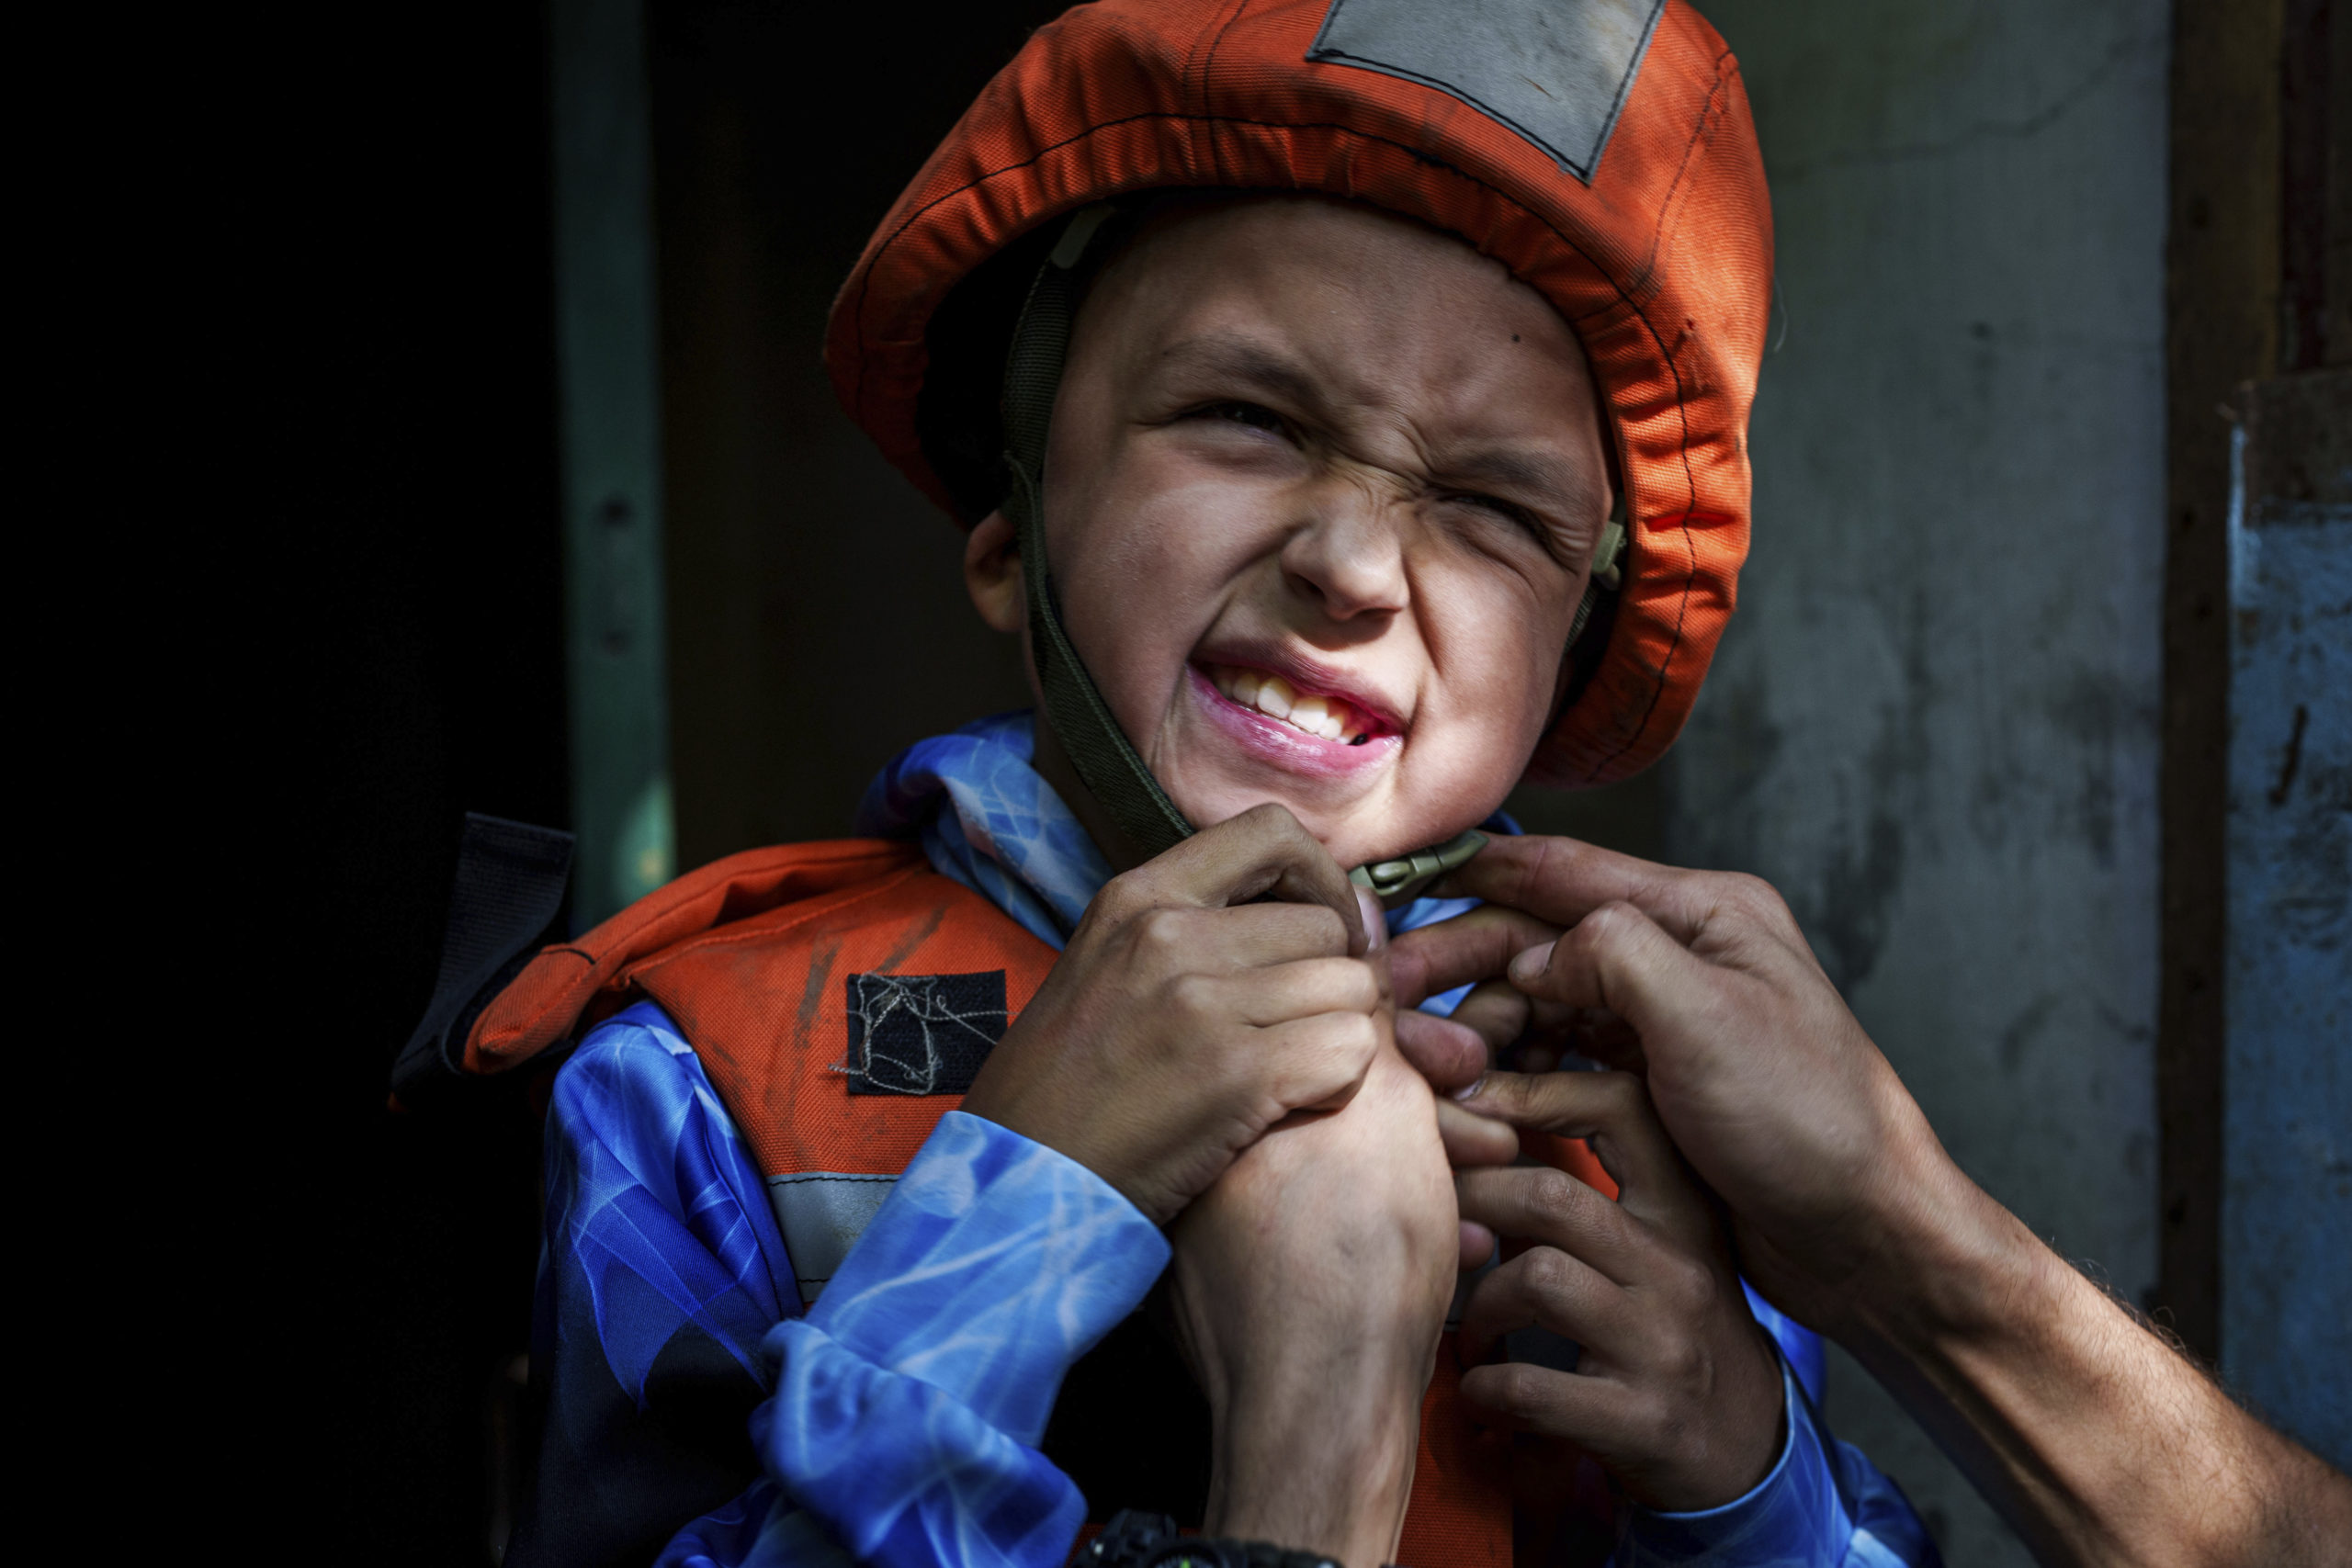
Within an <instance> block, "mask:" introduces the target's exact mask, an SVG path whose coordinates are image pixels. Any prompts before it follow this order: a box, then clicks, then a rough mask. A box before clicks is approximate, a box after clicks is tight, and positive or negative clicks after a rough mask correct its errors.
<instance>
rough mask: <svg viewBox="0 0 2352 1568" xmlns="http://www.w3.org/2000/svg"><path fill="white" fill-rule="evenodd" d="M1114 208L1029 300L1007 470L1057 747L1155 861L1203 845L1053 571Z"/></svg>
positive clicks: (1454, 861) (1612, 567)
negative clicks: (1070, 615)
mask: <svg viewBox="0 0 2352 1568" xmlns="http://www.w3.org/2000/svg"><path fill="white" fill-rule="evenodd" d="M1115 211H1116V209H1114V208H1113V207H1111V206H1110V205H1109V204H1107V203H1105V204H1102V205H1099V206H1094V207H1090V208H1087V209H1085V210H1083V211H1081V212H1080V213H1079V214H1077V215H1076V216H1075V217H1073V218H1072V219H1071V220H1069V226H1068V227H1067V228H1065V229H1064V230H1063V231H1062V236H1061V240H1060V242H1059V243H1057V244H1056V245H1055V246H1054V250H1053V254H1051V255H1049V256H1048V257H1046V265H1044V266H1042V267H1040V268H1038V269H1037V278H1036V281H1035V283H1033V284H1032V285H1030V288H1029V298H1028V299H1027V301H1026V302H1025V303H1024V304H1023V306H1022V309H1021V318H1020V320H1019V321H1018V322H1017V323H1015V325H1014V327H1013V329H1012V349H1011V351H1010V352H1009V353H1008V354H1007V355H1006V356H1005V365H1004V403H1003V420H1004V441H1005V455H1004V463H1005V468H1007V469H1008V470H1009V478H1010V481H1011V482H1010V484H1009V486H1008V488H1007V490H1006V492H1005V497H1004V513H1005V517H1006V519H1007V520H1008V521H1009V522H1011V523H1012V526H1013V529H1014V531H1015V533H1016V535H1017V536H1018V537H1019V539H1020V542H1021V565H1022V581H1023V585H1024V588H1025V591H1026V595H1027V599H1028V604H1029V643H1030V657H1031V658H1032V659H1033V660H1035V663H1036V667H1037V684H1038V686H1039V688H1040V689H1041V691H1042V693H1043V695H1044V698H1045V709H1046V722H1047V723H1048V724H1051V725H1052V726H1053V728H1054V735H1055V738H1056V739H1058V740H1059V741H1060V742H1061V746H1062V750H1064V751H1065V752H1066V753H1068V754H1069V760H1070V765H1071V766H1072V767H1074V768H1076V769H1077V770H1078V776H1079V781H1080V783H1082V784H1085V785H1086V788H1087V791H1088V793H1090V794H1091V795H1093V796H1094V798H1095V800H1096V802H1097V803H1098V804H1100V805H1101V806H1102V807H1103V810H1104V811H1105V812H1107V813H1108V814H1109V815H1110V818H1111V820H1112V821H1113V822H1114V823H1116V824H1117V825H1118V828H1119V830H1120V831H1121V832H1123V833H1125V835H1126V836H1127V838H1128V840H1129V841H1130V842H1131V843H1132V844H1133V846H1134V847H1135V848H1136V850H1137V851H1138V852H1141V853H1142V855H1143V856H1144V858H1146V859H1147V860H1148V859H1150V858H1152V857H1154V856H1156V855H1159V853H1161V852H1163V851H1166V850H1169V849H1172V848H1173V847H1175V846H1176V845H1177V844H1180V843H1182V841H1183V840H1186V839H1188V838H1190V837H1192V835H1193V825H1192V823H1190V822H1188V821H1186V820H1185V818H1184V814H1183V813H1182V811H1179V810H1178V809H1177V808H1176V803H1175V802H1174V801H1172V800H1170V799H1169V798H1168V792H1167V791H1166V790H1163V789H1161V788H1160V787H1159V780H1158V779H1156V778H1154V777H1152V774H1151V770H1150V769H1149V768H1148V767H1147V766H1145V765H1144V761H1143V759H1142V758H1141V757H1140V756H1138V755H1137V754H1136V749H1135V746H1134V745H1133V743H1132V742H1130V741H1129V740H1128V739H1127V735H1126V731H1125V730H1124V729H1122V728H1119V721H1118V719H1117V718H1115V717H1114V716H1113V715H1112V713H1111V708H1110V705H1109V704H1107V703H1105V702H1104V701H1103V694H1102V692H1101V690H1100V689H1098V688H1097V687H1096V686H1095V684H1094V677H1093V676H1091V675H1090V674H1088V673H1087V670H1086V666H1085V664H1084V663H1083V662H1081V661H1080V659H1079V657H1078V650H1077V649H1074V648H1072V647H1071V646H1070V640H1069V631H1068V630H1066V629H1065V628H1064V627H1063V626H1062V617H1061V610H1060V607H1059V605H1058V604H1056V602H1055V596H1054V583H1053V576H1052V573H1051V572H1050V571H1048V570H1046V506H1045V477H1046V433H1047V432H1048V430H1049V429H1050V428H1051V427H1052V424H1053V417H1054V396H1055V394H1056V393H1057V391H1058V390H1059V389H1060V388H1061V379H1062V367H1063V364H1064V362H1065V361H1066V360H1067V359H1068V357H1069V335H1070V327H1071V323H1072V321H1073V319H1074V317H1075V316H1076V314H1077V307H1078V294H1079V287H1078V285H1079V276H1078V265H1079V262H1080V260H1081V259H1082V258H1083V257H1084V256H1085V254H1086V249H1087V246H1088V245H1089V244H1090V243H1092V242H1093V240H1094V237H1095V235H1096V234H1097V233H1098V232H1099V231H1101V230H1102V228H1103V223H1104V221H1105V220H1108V219H1110V218H1111V217H1112V216H1113V215H1114V212H1115ZM1624 535H1625V531H1624V528H1623V524H1622V522H1621V521H1620V520H1619V519H1617V518H1611V521H1610V524H1609V527H1608V528H1607V529H1605V530H1603V532H1602V536H1601V547H1600V555H1599V556H1598V558H1596V563H1595V570H1594V572H1593V582H1592V585H1591V586H1590V587H1589V588H1588V589H1587V590H1586V591H1585V597H1584V601H1583V603H1582V604H1578V605H1577V617H1576V623H1575V630H1574V631H1573V632H1571V633H1570V635H1569V638H1568V640H1569V642H1570V643H1571V644H1573V643H1574V642H1575V641H1576V637H1577V634H1578V633H1581V632H1582V631H1583V630H1584V626H1585V622H1586V621H1587V620H1588V619H1589V617H1590V615H1591V614H1592V607H1593V604H1594V602H1595V599H1596V596H1597V595H1598V593H1599V592H1600V588H1601V587H1602V586H1603V578H1604V576H1605V577H1606V578H1607V580H1608V581H1607V584H1606V585H1607V586H1610V587H1614V586H1615V579H1616V558H1617V551H1618V549H1619V548H1620V547H1622V545H1623V540H1624ZM1486 843H1487V836H1486V835H1485V834H1484V833H1481V832H1479V831H1478V830H1477V829H1470V830H1469V831H1467V832H1464V833H1461V834H1457V835H1456V836H1455V837H1454V838H1453V839H1451V840H1447V841H1446V842H1445V843H1442V844H1436V845H1432V846H1430V848H1428V849H1422V850H1416V851H1414V852H1412V853H1411V854H1409V855H1407V856H1405V857H1403V858H1402V859H1398V860H1385V861H1377V862H1374V863H1372V864H1370V865H1360V866H1358V867H1356V868H1355V870H1353V871H1351V872H1350V873H1349V874H1348V880H1349V881H1351V882H1352V883H1354V884H1355V885H1356V886H1359V887H1363V888H1368V889H1370V890H1371V892H1372V893H1373V894H1374V896H1375V897H1378V898H1379V899H1380V900H1381V902H1382V903H1383V904H1384V905H1386V906H1389V907H1391V908H1393V907H1395V906H1396V905H1398V904H1401V903H1405V902H1407V901H1408V900H1409V899H1412V898H1415V897H1419V895H1420V893H1421V890H1422V889H1424V888H1426V887H1427V886H1430V884H1431V883H1433V882H1435V881H1436V880H1437V879H1438V878H1439V877H1441V876H1443V875H1444V874H1446V873H1448V872H1451V871H1453V870H1455V869H1457V868H1459V867H1460V866H1463V865H1464V864H1466V863H1468V862H1469V860H1470V858H1471V857H1472V856H1473V855H1475V854H1476V853H1477V852H1479V851H1480V850H1481V849H1483V848H1485V847H1486Z"/></svg>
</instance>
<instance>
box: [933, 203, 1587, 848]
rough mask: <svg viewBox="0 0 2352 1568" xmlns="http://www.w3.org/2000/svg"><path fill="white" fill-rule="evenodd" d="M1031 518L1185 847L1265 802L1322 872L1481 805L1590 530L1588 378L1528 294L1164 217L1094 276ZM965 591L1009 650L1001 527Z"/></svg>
mask: <svg viewBox="0 0 2352 1568" xmlns="http://www.w3.org/2000/svg"><path fill="white" fill-rule="evenodd" d="M1045 492H1046V551H1047V554H1048V556H1049V558H1050V560H1051V564H1052V569H1053V572H1054V576H1055V579H1056V581H1057V584H1058V587H1059V596H1060V601H1061V607H1062V613H1063V616H1064V619H1065V621H1066V622H1067V624H1068V626H1069V635H1070V638H1071V641H1072V642H1073V644H1074V645H1075V646H1076V648H1077V649H1078V652H1079V655H1080V658H1082V659H1083V660H1085V662H1086V666H1087V668H1088V669H1089V670H1090V671H1092V673H1093V676H1094V679H1095V682H1096V683H1097V684H1098V685H1099V686H1100V687H1101V689H1102V692H1103V698H1104V700H1105V701H1106V702H1108V703H1109V704H1110V706H1111V710H1112V712H1113V713H1114V714H1115V715H1116V716H1118V719H1119V722H1120V724H1121V726H1122V727H1123V728H1125V730H1126V732H1127V735H1128V738H1129V739H1132V740H1133V741H1134V742H1135V745H1136V750H1137V751H1138V752H1139V753H1140V754H1141V755H1142V757H1143V759H1144V761H1146V762H1147V763H1148V764H1149V766H1150V768H1151V771H1152V773H1154V774H1155V775H1156V776H1157V777H1158V778H1159V782H1160V784H1161V785H1162V786H1163V787H1164V788H1166V790H1167V791H1168V794H1169V795H1170V798H1171V799H1172V800H1174V801H1175V803H1176V805H1177V806H1178V807H1180V808H1181V809H1182V811H1183V812H1184V814H1185V815H1186V816H1187V817H1188V818H1191V819H1192V820H1193V822H1195V823H1197V824H1200V825H1203V826H1206V825H1208V824H1211V823H1215V822H1220V821H1223V820H1225V819H1226V818H1229V817H1232V816H1235V815H1238V813H1240V812H1242V811H1245V810H1247V809H1249V808H1250V807H1253V806H1256V805H1259V804H1261V803H1262V802H1265V801H1269V800H1272V801H1279V802H1281V803H1282V804H1283V805H1284V806H1287V807H1290V809H1291V811H1292V812H1293V813H1294V814H1295V815H1296V816H1297V818H1298V819H1299V820H1300V821H1301V822H1302V823H1304V824H1305V825H1306V828H1307V829H1308V830H1309V831H1310V832H1312V833H1314V834H1315V836H1316V837H1317V839H1319V840H1321V841H1322V842H1323V844H1324V846H1325V847H1326V848H1327V849H1329V851H1330V852H1331V854H1332V857H1333V858H1334V859H1335V860H1337V861H1338V862H1339V863H1340V864H1341V865H1355V864H1359V863H1364V862H1368V861H1374V860H1379V859H1384V858H1387V857H1391V856H1394V855H1397V854H1402V853H1405V852H1409V851H1411V850H1414V849H1417V848H1419V847H1420V846H1422V845H1424V844H1430V843H1435V842H1439V841H1442V840H1445V839H1448V838H1451V837H1452V836H1453V835H1454V834H1455V833H1458V832H1460V831H1461V830H1462V829H1464V828H1468V827H1473V826H1476V824H1477V823H1478V822H1479V821H1481V820H1483V819H1484V818H1486V817H1487V815H1488V814H1490V813H1491V812H1492V811H1493V810H1494V809H1495V808H1496V807H1498V806H1499V805H1500V804H1501V803H1502V800H1503V797H1504V795H1507V794H1509V793H1510V788H1511V786H1512V784H1515V783H1516V782H1517V781H1518V779H1519V776H1520V773H1521V770H1522V769H1524V768H1525V766H1526V764H1527V761H1528V759H1529V757H1530V756H1532V754H1533V751H1534V749H1535V745H1536V743H1537V741H1538V740H1540V739H1542V738H1543V732H1544V726H1545V722H1546V720H1547V719H1548V718H1549V717H1550V716H1551V712H1552V706H1553V703H1554V699H1555V694H1556V691H1557V685H1558V682H1559V680H1560V678H1561V672H1562V659H1561V655H1562V651H1563V649H1565V648H1566V642H1567V635H1568V627H1569V625H1570V623H1571V622H1572V620H1573V619H1574V617H1575V614H1576V606H1577V600H1578V598H1579V597H1580V596H1581V595H1582V593H1583V592H1584V588H1585V582H1586V579H1587V577H1588V575H1589V568H1590V561H1591V558H1592V552H1593V549H1594V547H1595V546H1596V543H1597V541H1598V539H1599V536H1600V528H1601V526H1602V525H1603V524H1604V523H1605V522H1606V521H1607V518H1608V515H1609V510H1610V504H1611V495H1610V481H1609V471H1608V464H1607V459H1606V457H1605V456H1604V450H1603V446H1602V439H1601V426H1600V413H1599V403H1598V398H1597V395H1596V393H1595V391H1594V388H1593V382H1592V377H1591V374H1590V371H1589V368H1588V367H1587V365H1586V361H1585V356H1584V353H1583V350H1582V349H1581V347H1580V346H1579V345H1578V344H1577V340H1576V337H1575V334H1574V333H1571V332H1570V331H1569V329H1568V327H1567V324H1566V322H1565V321H1562V320H1561V319H1560V317H1559V315H1558V314H1557V312H1555V310H1553V309H1552V307H1551V306H1550V305H1549V304H1548V303H1546V302H1545V301H1544V298H1543V297H1542V296H1541V295H1539V294H1537V293H1536V292H1535V291H1534V290H1533V289H1532V288H1528V287H1527V286H1526V285H1524V284H1522V283H1520V282H1518V281H1516V280H1515V279H1513V278H1512V277H1510V275H1509V274H1508V273H1506V272H1505V271H1504V270H1503V268H1502V266H1501V265H1500V264H1498V263H1497V262H1494V261H1492V260H1489V259H1487V258H1486V257H1484V256H1481V255H1479V254H1477V253H1476V252H1475V251H1473V250H1472V249H1471V248H1470V247H1469V246H1468V245H1466V244H1464V243H1462V242H1461V241H1459V240H1456V239H1454V238H1452V237H1450V236H1447V235H1444V234H1441V233H1438V232H1436V231H1432V230H1429V229H1425V228H1423V227H1421V226H1419V225H1418V224H1415V223H1412V222H1410V221H1408V220H1404V219H1401V218H1397V217H1394V216H1391V215H1389V214H1386V213H1384V212H1381V211H1379V210H1378V209H1373V208H1369V207H1363V206H1359V205H1356V204H1352V203H1347V202H1341V201H1337V200H1331V199H1327V198H1322V197H1238V198H1235V199H1233V200H1230V201H1227V202H1222V203H1217V204H1214V205H1202V206H1184V207H1179V208H1177V209H1173V211H1171V212H1170V213H1167V214H1163V215H1161V216H1159V217H1158V218H1156V219H1154V220H1152V221H1151V222H1149V223H1148V224H1147V226H1146V228H1145V230H1144V231H1143V232H1142V233H1141V235H1140V236H1139V237H1138V238H1137V239H1136V241H1135V242H1134V243H1132V244H1131V245H1130V246H1129V247H1128V248H1127V249H1126V250H1125V252H1124V253H1123V254H1120V255H1119V256H1118V257H1117V258H1116V259H1114V261H1113V262H1112V263H1111V264H1110V265H1109V266H1108V267H1107V268H1106V269H1105V270H1104V272H1103V275H1102V276H1101V277H1100V278H1098V279H1097V280H1096V282H1095V285H1094V287H1093V288H1092V290H1091V293H1090V294H1089V295H1088V297H1087V299H1086V301H1085V304H1084V305H1083V307H1082V308H1081V310H1080V314H1079V318H1078V321H1077V323H1076V330H1075V332H1074V334H1073V338H1072V343H1071V347H1070V354H1069V366H1068V369H1067V371H1066V372H1065V374H1064V377H1063V380H1062V384H1061V391H1060V396H1059V399H1058V400H1057V402H1056V404H1055V406H1054V423H1053V434H1052V438H1051V441H1050V443H1049V446H1048V449H1047V453H1046V487H1045ZM966 576H967V584H968V586H969V587H970V589H971V592H972V596H973V601H974V603H975V604H977V605H978V608H979V610H980V612H981V615H982V616H983V617H984V618H985V619H987V620H988V622H989V624H990V625H991V626H995V627H996V628H997V629H999V630H1001V631H1007V632H1012V631H1018V630H1023V629H1024V628H1025V626H1026V620H1025V615H1024V612H1023V603H1022V599H1021V579H1020V561H1019V557H1018V552H1017V549H1016V548H1015V546H1014V541H1013V538H1012V527H1011V525H1010V524H1009V523H1007V522H1006V520H1005V519H1004V517H1003V515H1002V514H1001V513H997V514H993V515H991V516H989V518H987V519H985V520H984V521H983V522H982V523H981V524H980V525H979V526H978V528H976V529H975V530H974V532H973V536H972V538H971V541H970V544H969V547H967V553H966ZM1032 685H1033V687H1034V685H1035V678H1034V674H1033V677H1032ZM1051 750H1053V748H1052V746H1051V742H1050V741H1048V742H1046V744H1044V745H1041V748H1040V751H1041V765H1046V767H1047V775H1048V777H1049V778H1053V777H1054V774H1055V773H1056V772H1057V771H1064V770H1062V769H1057V768H1056V767H1054V766H1052V765H1049V763H1050V761H1051V759H1050V758H1049V757H1048V755H1047V753H1049V752H1050V751H1051ZM1055 782H1056V783H1057V784H1059V785H1060V787H1062V788H1063V789H1064V790H1065V791H1066V792H1067V791H1069V790H1071V789H1073V788H1074V787H1075V780H1074V779H1071V778H1068V777H1063V778H1057V779H1055ZM1073 804H1074V805H1077V806H1078V807H1079V808H1080V815H1081V816H1082V817H1091V815H1093V813H1092V812H1091V809H1090V808H1091V802H1084V801H1079V802H1074V803H1073ZM1089 825H1090V826H1095V824H1094V823H1093V822H1092V821H1090V823H1089ZM1097 836H1098V837H1101V836H1103V835H1102V833H1101V829H1099V828H1097Z"/></svg>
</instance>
